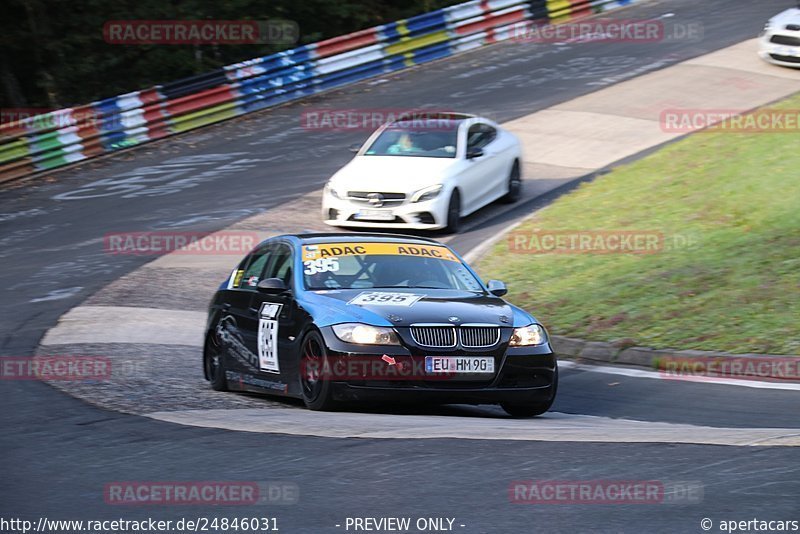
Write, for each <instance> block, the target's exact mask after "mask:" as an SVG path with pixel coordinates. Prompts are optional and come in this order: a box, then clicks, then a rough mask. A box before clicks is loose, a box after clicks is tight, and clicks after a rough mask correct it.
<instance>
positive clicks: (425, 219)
mask: <svg viewBox="0 0 800 534" xmlns="http://www.w3.org/2000/svg"><path fill="white" fill-rule="evenodd" d="M356 149H357V152H356V156H355V157H354V158H353V159H352V160H351V161H350V162H349V163H348V164H347V165H345V166H344V167H342V168H341V169H340V170H339V171H338V172H337V173H336V174H334V175H333V177H332V178H331V179H330V181H329V182H328V183H327V185H326V186H325V190H324V193H323V197H322V217H323V220H324V221H325V222H326V223H327V224H329V225H332V226H348V227H369V228H395V229H417V230H434V229H445V230H446V231H448V232H456V231H457V230H458V228H459V223H460V220H461V218H462V217H465V216H467V215H469V214H470V213H473V212H474V211H476V210H478V209H480V208H482V207H483V206H486V205H487V204H490V203H491V202H494V201H495V200H498V199H503V200H504V201H506V202H514V201H516V200H517V199H518V198H519V196H520V192H521V189H522V180H521V168H522V150H521V146H520V142H519V140H518V139H517V137H516V136H514V135H513V134H512V133H510V132H508V131H506V130H504V129H503V128H501V127H500V126H499V125H497V124H496V123H494V122H492V121H490V120H488V119H485V118H481V117H476V116H473V115H463V114H454V113H443V114H425V116H424V118H419V117H413V118H408V119H398V120H395V121H391V122H388V123H386V124H384V125H383V126H381V127H380V128H378V130H377V131H376V132H375V133H373V134H372V135H371V136H370V137H369V139H367V141H366V142H365V143H364V144H363V145H362V146H361V147H360V148H358V147H353V150H356Z"/></svg>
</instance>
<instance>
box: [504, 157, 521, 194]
mask: <svg viewBox="0 0 800 534" xmlns="http://www.w3.org/2000/svg"><path fill="white" fill-rule="evenodd" d="M521 194H522V174H521V172H520V170H519V161H514V165H513V166H512V167H511V172H510V173H509V174H508V193H506V194H505V196H504V197H503V198H502V199H501V200H502V201H503V202H505V203H506V204H513V203H514V202H516V201H517V200H519V197H520V195H521Z"/></svg>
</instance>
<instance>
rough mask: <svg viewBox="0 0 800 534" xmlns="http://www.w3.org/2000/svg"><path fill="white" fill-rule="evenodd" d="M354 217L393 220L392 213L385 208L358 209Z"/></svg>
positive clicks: (371, 219)
mask: <svg viewBox="0 0 800 534" xmlns="http://www.w3.org/2000/svg"><path fill="white" fill-rule="evenodd" d="M356 219H366V220H370V221H393V220H394V213H392V212H391V211H386V210H358V213H356Z"/></svg>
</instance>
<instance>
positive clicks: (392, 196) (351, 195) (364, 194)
mask: <svg viewBox="0 0 800 534" xmlns="http://www.w3.org/2000/svg"><path fill="white" fill-rule="evenodd" d="M370 195H381V196H382V197H383V201H382V202H381V204H380V206H383V207H387V206H397V205H399V204H402V203H403V202H404V201H405V199H406V195H405V194H404V193H378V192H373V191H348V192H347V199H348V200H350V201H351V202H356V203H358V204H370Z"/></svg>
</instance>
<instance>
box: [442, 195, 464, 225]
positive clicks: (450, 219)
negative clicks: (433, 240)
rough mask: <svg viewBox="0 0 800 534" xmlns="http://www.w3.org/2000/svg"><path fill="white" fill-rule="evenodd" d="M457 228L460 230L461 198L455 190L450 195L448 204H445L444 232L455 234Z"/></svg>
mask: <svg viewBox="0 0 800 534" xmlns="http://www.w3.org/2000/svg"><path fill="white" fill-rule="evenodd" d="M459 228H461V196H460V195H459V194H458V190H457V189H456V190H453V192H452V193H451V194H450V202H449V203H448V204H447V226H445V228H444V231H445V232H447V233H448V234H455V233H456V232H458V230H459Z"/></svg>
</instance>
